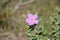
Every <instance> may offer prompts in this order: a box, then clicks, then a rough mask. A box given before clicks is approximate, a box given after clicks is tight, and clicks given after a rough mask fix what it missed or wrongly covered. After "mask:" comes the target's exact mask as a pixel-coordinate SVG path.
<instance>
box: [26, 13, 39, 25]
mask: <svg viewBox="0 0 60 40" xmlns="http://www.w3.org/2000/svg"><path fill="white" fill-rule="evenodd" d="M37 18H38V16H37V15H33V14H28V17H27V18H26V23H28V25H34V24H38V20H37Z"/></svg>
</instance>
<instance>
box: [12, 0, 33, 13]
mask: <svg viewBox="0 0 60 40" xmlns="http://www.w3.org/2000/svg"><path fill="white" fill-rule="evenodd" d="M33 1H34V0H29V1H27V2H23V3H22V0H20V1H19V2H18V3H17V4H16V5H15V7H14V9H13V13H15V12H16V11H17V10H18V8H19V7H20V6H21V5H26V4H29V3H32V2H33Z"/></svg>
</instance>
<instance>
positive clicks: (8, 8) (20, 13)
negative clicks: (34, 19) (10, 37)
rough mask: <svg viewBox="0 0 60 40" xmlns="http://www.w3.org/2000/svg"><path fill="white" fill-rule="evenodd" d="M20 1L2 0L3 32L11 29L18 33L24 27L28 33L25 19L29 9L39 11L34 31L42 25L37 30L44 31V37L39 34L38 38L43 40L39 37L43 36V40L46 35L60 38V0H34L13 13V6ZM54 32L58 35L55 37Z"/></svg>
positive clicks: (0, 13) (0, 20)
mask: <svg viewBox="0 0 60 40" xmlns="http://www.w3.org/2000/svg"><path fill="white" fill-rule="evenodd" d="M18 1H19V0H10V1H9V0H0V29H3V30H1V32H2V31H3V32H6V31H7V32H8V31H11V32H13V33H15V34H17V33H19V31H20V29H22V30H23V32H25V33H26V32H27V31H28V30H27V26H28V24H26V22H25V19H26V17H27V14H29V13H28V11H29V12H31V13H33V14H35V13H36V12H37V14H38V19H39V23H38V25H36V27H35V29H34V30H33V32H35V30H36V29H37V30H38V29H39V27H40V28H41V27H42V28H41V30H38V31H37V32H39V31H42V33H43V35H44V36H43V37H41V36H38V37H37V40H41V39H39V37H40V38H42V40H45V39H44V37H47V38H50V39H51V40H55V39H56V40H60V18H59V17H60V0H34V1H33V2H32V3H29V4H25V5H21V6H20V7H19V9H18V10H17V11H16V12H15V13H13V11H14V10H13V8H14V6H15V5H16V3H18ZM26 1H28V0H22V2H23V3H24V2H26ZM1 32H0V33H1ZM23 32H22V33H23ZM54 32H56V33H55V34H53V35H55V36H56V37H55V38H53V35H52V33H54ZM28 34H29V33H28ZM32 34H34V33H32ZM45 35H46V36H45ZM34 37H36V36H34ZM34 37H33V38H34ZM30 39H31V38H30ZM31 40H32V39H31Z"/></svg>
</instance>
